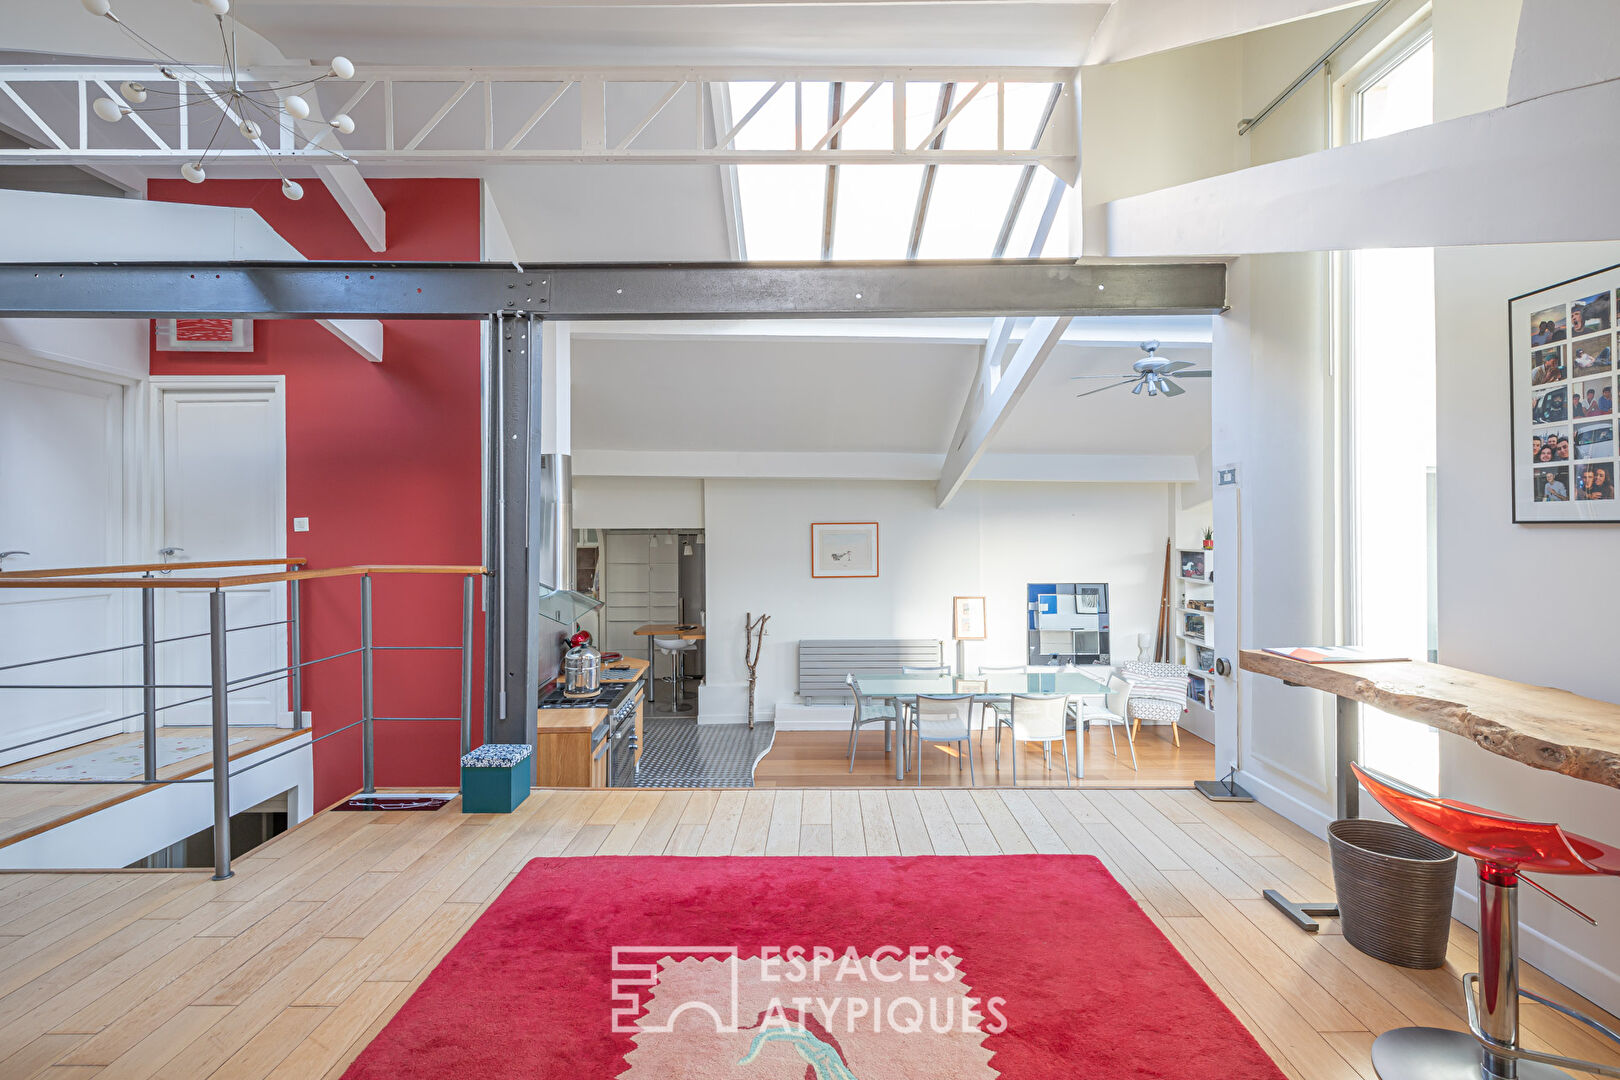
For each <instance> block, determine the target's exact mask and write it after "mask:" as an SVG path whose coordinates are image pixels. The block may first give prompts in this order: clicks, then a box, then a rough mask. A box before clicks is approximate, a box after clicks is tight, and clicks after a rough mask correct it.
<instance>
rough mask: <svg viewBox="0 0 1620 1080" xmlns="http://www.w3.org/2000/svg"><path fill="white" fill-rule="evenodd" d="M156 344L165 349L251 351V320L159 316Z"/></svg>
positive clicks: (179, 350) (167, 350) (178, 350)
mask: <svg viewBox="0 0 1620 1080" xmlns="http://www.w3.org/2000/svg"><path fill="white" fill-rule="evenodd" d="M157 347H158V348H159V349H161V350H162V351H164V352H252V351H253V320H252V319H159V320H157Z"/></svg>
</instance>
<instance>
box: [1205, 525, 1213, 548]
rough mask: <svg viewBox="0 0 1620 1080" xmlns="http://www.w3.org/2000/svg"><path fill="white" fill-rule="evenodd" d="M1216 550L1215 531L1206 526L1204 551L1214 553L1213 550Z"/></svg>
mask: <svg viewBox="0 0 1620 1080" xmlns="http://www.w3.org/2000/svg"><path fill="white" fill-rule="evenodd" d="M1214 548H1215V529H1214V528H1213V527H1212V526H1209V525H1205V526H1204V550H1205V551H1212V550H1214Z"/></svg>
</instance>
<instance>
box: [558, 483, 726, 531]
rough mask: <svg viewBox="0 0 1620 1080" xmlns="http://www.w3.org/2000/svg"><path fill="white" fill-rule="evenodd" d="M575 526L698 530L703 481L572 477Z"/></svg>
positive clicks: (578, 527) (701, 507)
mask: <svg viewBox="0 0 1620 1080" xmlns="http://www.w3.org/2000/svg"><path fill="white" fill-rule="evenodd" d="M574 528H576V529H701V528H703V481H702V480H698V479H695V478H692V477H663V476H579V475H576V476H575V477H574Z"/></svg>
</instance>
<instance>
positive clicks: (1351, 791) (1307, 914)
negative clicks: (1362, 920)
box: [1265, 697, 1361, 934]
mask: <svg viewBox="0 0 1620 1080" xmlns="http://www.w3.org/2000/svg"><path fill="white" fill-rule="evenodd" d="M1334 713H1335V720H1336V724H1335V726H1336V728H1337V733H1336V734H1337V746H1338V751H1337V756H1338V761H1337V762H1336V763H1335V765H1334V774H1335V775H1334V784H1333V789H1334V790H1333V806H1334V809H1335V810H1336V811H1337V812H1338V815H1339V817H1341V818H1354V817H1360V816H1361V787H1360V785H1359V784H1357V783H1356V778H1355V774H1354V773H1352V772H1351V771H1350V764H1351V762H1353V761H1356V760H1357V759H1358V758H1360V757H1361V710H1360V708H1359V707H1358V702H1356V700H1355V699H1354V698H1347V697H1335V698H1334ZM1265 897H1266V899H1267V900H1270V901H1271V902H1272V904H1274V905H1276V907H1278V908H1279V909H1280V910H1281V911H1282V913H1283V914H1284V915H1287V916H1288V917H1289V918H1290V919H1292V920H1293V921H1294V925H1295V926H1297V927H1299V928H1300V929H1301V930H1304V931H1305V932H1306V933H1310V934H1314V933H1316V932H1317V931H1318V930H1320V929H1321V928H1322V927H1321V924H1320V923H1318V922H1317V921H1316V920H1317V919H1337V918H1338V917H1339V905H1338V904H1337V903H1330V902H1327V901H1321V902H1318V903H1314V904H1313V903H1299V902H1297V901H1294V900H1290V899H1288V898H1287V897H1285V896H1284V895H1283V894H1282V893H1280V892H1278V891H1277V890H1276V889H1267V890H1266V891H1265Z"/></svg>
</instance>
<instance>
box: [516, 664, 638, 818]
mask: <svg viewBox="0 0 1620 1080" xmlns="http://www.w3.org/2000/svg"><path fill="white" fill-rule="evenodd" d="M612 667H613V668H614V669H615V670H609V669H608V665H605V664H604V665H603V667H602V684H603V685H604V686H606V685H611V684H614V683H627V682H635V681H636V680H637V679H640V678H642V677H643V676H644V675H645V674H646V672H647V661H645V660H635V659H632V658H631V657H628V656H627V657H624V658H623V659H620V660H615V661H613V664H612ZM644 704H645V702H643V703H642V704H640V705H638V706H637V710H636V744H637V746H636V758H637V760H640V758H641V747H640V743H641V733H642V713H641V709H642V707H643V705H644ZM607 714H608V710H607V709H603V708H592V707H581V708H577V709H540V710H539V711H538V712H537V713H536V715H535V723H534V727H535V736H534V786H535V787H605V786H606V785H607V779H608V778H607V772H606V769H605V768H604V763H603V762H602V761H601V760H598V759H596V758H594V757H593V756H592V755H591V732H592V731H594V730H595V729H596V725H598V724H600V723H601V722H602V721H603V720H604V719H606V718H607Z"/></svg>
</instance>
